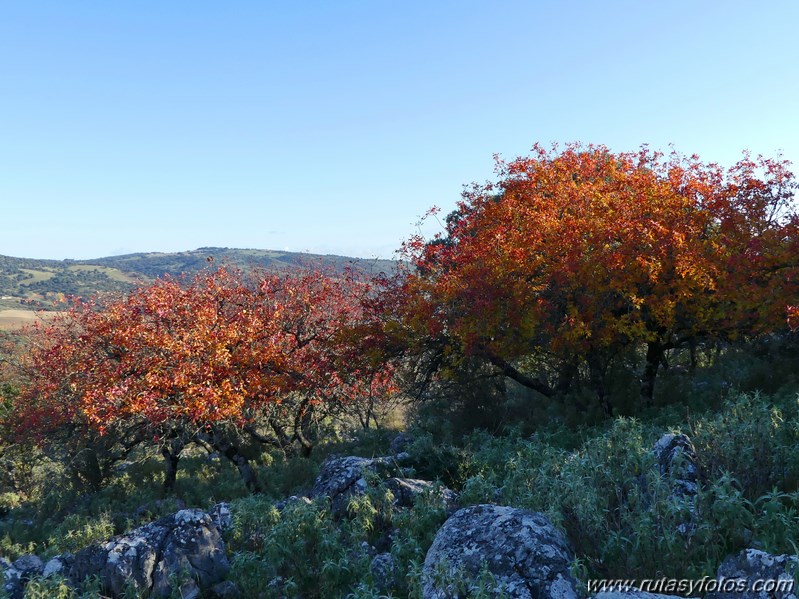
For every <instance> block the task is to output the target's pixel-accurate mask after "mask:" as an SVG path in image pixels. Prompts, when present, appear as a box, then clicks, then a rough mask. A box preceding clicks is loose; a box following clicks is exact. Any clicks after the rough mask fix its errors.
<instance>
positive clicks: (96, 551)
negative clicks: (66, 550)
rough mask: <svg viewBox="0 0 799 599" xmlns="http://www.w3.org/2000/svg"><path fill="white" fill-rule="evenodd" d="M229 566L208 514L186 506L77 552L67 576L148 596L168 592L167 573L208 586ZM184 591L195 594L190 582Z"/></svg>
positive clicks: (114, 593)
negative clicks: (91, 579) (93, 578)
mask: <svg viewBox="0 0 799 599" xmlns="http://www.w3.org/2000/svg"><path fill="white" fill-rule="evenodd" d="M229 569H230V564H229V562H228V559H227V556H226V554H225V545H224V542H223V541H222V538H221V536H220V534H219V530H218V528H217V526H216V525H215V524H214V523H213V521H212V520H211V517H210V516H209V515H208V514H206V513H205V512H203V511H201V510H197V509H186V510H181V511H179V512H177V513H176V514H174V515H172V516H167V517H165V518H161V519H160V520H157V521H155V522H152V523H150V524H147V525H145V526H142V527H139V528H137V529H135V530H132V531H130V532H129V533H127V534H124V535H120V536H118V537H115V538H113V539H111V540H109V541H107V542H105V543H98V544H94V545H90V546H89V547H86V548H84V549H82V550H80V551H78V552H77V553H76V554H75V561H74V563H73V565H72V568H71V569H70V578H72V579H73V580H75V581H81V580H83V579H84V578H85V577H86V576H98V577H99V578H100V579H101V580H102V581H103V585H104V587H105V589H106V591H107V592H108V593H109V594H110V595H111V596H112V597H119V596H121V595H122V594H123V593H124V592H125V591H126V590H127V589H128V588H129V587H133V588H134V589H135V590H136V592H138V593H142V594H144V593H147V592H149V593H151V596H152V597H168V596H169V594H170V592H171V588H170V577H174V576H177V577H178V578H180V577H181V576H187V577H188V578H189V579H191V580H196V581H197V583H198V584H199V588H207V587H210V586H212V585H214V584H216V583H217V582H219V581H221V580H222V579H223V578H224V577H225V575H226V574H227V572H228V570H229ZM186 583H188V581H186ZM195 586H196V585H195ZM199 588H198V589H197V591H196V594H197V596H199V595H198V594H199V592H200V591H199ZM186 592H188V593H190V594H191V593H195V591H194V590H193V587H192V588H188V587H187V589H186Z"/></svg>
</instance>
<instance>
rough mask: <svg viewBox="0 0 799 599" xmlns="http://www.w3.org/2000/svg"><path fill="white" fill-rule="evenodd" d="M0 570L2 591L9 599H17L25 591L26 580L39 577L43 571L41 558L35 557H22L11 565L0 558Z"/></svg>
mask: <svg viewBox="0 0 799 599" xmlns="http://www.w3.org/2000/svg"><path fill="white" fill-rule="evenodd" d="M0 570H2V575H3V590H4V591H5V594H6V596H7V597H9V598H10V599H19V598H21V597H22V595H23V593H24V591H25V585H26V584H27V582H28V580H30V579H31V578H33V577H34V576H40V575H41V573H42V572H43V571H44V564H43V563H42V560H41V558H39V557H38V556H36V555H23V556H22V557H20V558H18V559H16V560H15V561H14V563H11V562H10V561H8V560H7V559H4V558H0Z"/></svg>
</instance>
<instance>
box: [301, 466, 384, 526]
mask: <svg viewBox="0 0 799 599" xmlns="http://www.w3.org/2000/svg"><path fill="white" fill-rule="evenodd" d="M389 465H390V462H389V460H388V459H387V458H360V457H355V456H349V457H344V458H333V459H329V460H327V461H326V462H325V463H324V464H323V465H322V470H321V472H320V473H319V476H317V477H316V480H315V481H314V484H313V488H312V489H311V494H310V497H311V499H317V498H320V497H328V498H329V499H330V509H331V513H332V514H333V515H334V516H337V517H340V516H343V515H346V513H347V504H348V503H349V500H350V498H351V497H357V496H359V495H363V493H364V492H365V491H366V476H367V474H368V473H370V472H371V473H374V474H377V473H378V472H380V471H381V470H385V469H387V468H388V467H389Z"/></svg>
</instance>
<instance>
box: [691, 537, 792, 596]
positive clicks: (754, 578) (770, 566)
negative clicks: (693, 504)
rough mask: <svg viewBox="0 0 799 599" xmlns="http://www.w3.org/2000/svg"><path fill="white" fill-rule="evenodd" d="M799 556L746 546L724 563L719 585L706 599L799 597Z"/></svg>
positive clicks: (717, 574)
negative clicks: (798, 579)
mask: <svg viewBox="0 0 799 599" xmlns="http://www.w3.org/2000/svg"><path fill="white" fill-rule="evenodd" d="M797 573H799V557H797V556H795V555H771V554H770V553H766V552H765V551H760V550H759V549H744V550H743V551H741V552H740V553H738V554H736V555H733V556H730V557H728V558H727V559H725V560H724V562H722V564H721V566H719V569H718V571H717V573H716V581H717V582H718V584H719V588H717V589H715V590H713V591H712V592H709V593H708V594H707V595H705V599H797V588H796V582H795V579H794V575H795V574H797Z"/></svg>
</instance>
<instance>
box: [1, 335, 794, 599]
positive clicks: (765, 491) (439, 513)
mask: <svg viewBox="0 0 799 599" xmlns="http://www.w3.org/2000/svg"><path fill="white" fill-rule="evenodd" d="M768 348H769V353H768V354H767V355H768V356H770V358H767V356H766V354H764V353H763V352H764V351H765V350H764V347H763V345H762V344H753V345H748V346H740V347H738V348H737V349H735V350H728V351H722V352H720V353H719V355H718V357H717V358H716V359H715V360H714V361H713V362H712V363H707V364H705V365H704V366H702V367H700V368H698V369H697V371H696V372H695V373H693V374H691V375H689V374H687V373H673V374H671V375H670V376H669V378H668V383H667V384H664V385H663V386H662V387H661V394H662V395H661V396H660V397H658V402H659V403H660V404H661V407H659V408H655V409H652V410H650V411H648V412H645V413H641V414H639V416H638V417H637V418H629V417H623V416H620V417H617V418H615V419H613V420H603V421H601V422H599V423H594V424H591V423H590V422H588V421H583V422H582V423H579V422H576V421H572V422H567V420H568V419H567V418H564V416H566V414H567V412H568V410H566V411H563V410H561V413H560V417H557V416H558V412H557V410H556V408H555V407H554V406H552V405H551V406H548V407H542V409H546V410H548V411H549V414H550V418H548V419H547V420H538V421H537V422H535V423H534V424H531V423H530V421H529V420H525V421H521V420H519V421H517V422H518V423H517V425H516V426H509V427H506V428H505V429H504V430H503V431H501V432H497V431H495V433H493V434H492V433H489V432H487V431H486V430H485V429H478V430H473V431H471V432H466V431H464V430H456V429H455V428H453V427H449V428H447V427H442V426H440V422H441V420H442V419H445V418H446V419H452V418H457V412H453V410H454V409H455V408H453V406H452V405H450V406H448V407H447V409H446V410H444V409H442V407H441V406H440V405H439V406H438V407H436V406H435V405H430V404H428V405H424V406H417V408H416V409H415V410H414V412H413V413H412V414H410V415H409V418H410V419H411V421H412V423H413V425H412V427H411V432H412V434H413V437H414V441H413V442H412V443H411V445H410V446H409V447H408V452H409V453H410V456H411V457H410V460H409V463H410V464H411V467H412V469H413V471H412V474H413V475H414V476H418V477H424V478H428V479H437V480H440V481H442V482H443V483H445V484H447V485H448V486H450V487H451V488H453V489H455V490H457V491H459V492H460V493H461V498H462V505H470V504H476V503H484V502H492V503H499V504H504V505H511V506H515V507H520V508H526V509H531V510H535V511H542V512H544V513H546V514H547V516H548V517H549V518H550V519H551V520H552V521H553V522H554V523H556V525H558V526H560V527H561V528H562V529H563V530H565V532H566V533H567V536H568V538H569V540H570V542H571V544H572V545H573V547H574V548H575V550H576V554H577V558H578V559H577V562H576V563H575V573H576V574H577V575H578V577H579V578H580V579H582V580H583V581H585V580H586V579H587V578H594V577H608V578H617V577H618V578H622V577H634V576H638V577H647V578H651V577H655V576H658V577H659V576H676V577H681V578H682V577H689V578H692V577H697V578H699V577H702V576H705V575H711V576H712V575H713V574H714V573H715V570H716V568H717V567H718V565H719V564H720V562H721V561H722V560H723V559H724V558H725V557H726V556H727V555H730V554H731V553H734V552H736V551H739V550H741V549H743V548H746V547H756V548H761V549H764V550H766V551H769V552H772V553H794V552H795V551H796V547H797V546H799V401H798V400H797V391H799V385H798V384H797V381H796V378H795V375H794V374H793V373H794V371H795V365H796V357H795V356H796V355H797V354H796V349H797V347H796V340H795V339H793V338H791V337H782V338H774V339H772V340H771V342H770V344H769V345H768ZM730 372H736V379H735V383H734V385H730V384H728V383H727V382H726V379H727V377H728V376H729V373H730ZM758 387H760V388H762V389H764V392H758V391H755V390H754V389H756V388H758ZM13 393H14V389H13V386H12V385H8V384H7V385H6V386H5V387H4V390H3V394H4V395H5V396H6V397H8V396H10V395H12V394H13ZM665 395H671V397H670V401H667V399H669V398H667V397H665ZM508 402H509V405H508V406H505V409H506V410H509V411H512V410H514V409H517V408H518V404H516V403H514V400H513V398H512V397H510V398H509V399H508ZM666 403H668V405H663V404H666ZM455 405H456V404H455ZM561 407H562V406H561ZM668 431H673V432H684V433H686V434H688V435H689V436H690V437H691V438H692V439H693V441H694V444H695V446H696V449H697V454H698V458H699V462H700V464H701V466H702V469H703V470H702V483H701V484H700V488H699V494H698V497H697V499H696V504H695V506H691V505H689V504H687V503H686V502H685V500H683V499H681V498H680V497H675V496H674V495H673V494H672V493H671V492H670V483H669V480H667V479H666V480H664V479H662V478H661V477H660V476H659V475H658V471H657V468H656V465H655V463H654V456H653V454H652V451H651V449H652V446H653V444H654V442H655V441H656V440H657V439H658V438H659V437H660V435H662V434H663V433H664V432H668ZM340 432H341V434H342V435H344V437H347V438H346V439H345V438H344V437H340V438H339V439H336V438H330V439H329V440H328V441H327V442H326V443H325V444H323V445H321V446H320V447H319V449H318V451H317V453H315V454H313V456H312V457H310V458H302V457H298V456H292V455H287V454H284V453H282V452H279V451H268V452H265V453H260V454H259V455H258V456H256V457H255V458H254V460H253V461H254V463H255V464H257V469H258V471H259V477H260V479H261V480H263V481H264V482H265V488H264V489H263V492H262V493H261V494H255V495H252V494H250V493H248V491H247V489H246V488H245V486H244V484H243V482H242V480H241V478H240V477H239V476H238V474H237V472H236V471H235V468H234V467H233V466H232V465H231V464H229V463H228V462H227V461H226V460H223V459H220V458H219V457H218V456H217V455H216V454H206V453H205V452H202V451H200V450H199V449H197V448H195V449H193V450H192V451H191V452H190V454H189V455H187V456H186V457H184V458H183V465H182V467H181V470H180V471H179V472H178V476H177V481H176V485H175V490H174V493H172V494H168V495H166V496H165V495H164V494H163V493H164V492H163V489H162V483H163V477H164V471H163V467H162V464H161V458H160V456H158V455H157V454H156V453H155V452H153V451H152V450H146V449H141V450H138V451H136V452H134V453H133V454H131V455H130V456H129V458H128V459H127V460H126V461H125V462H124V463H123V464H121V465H120V466H118V467H117V469H116V471H115V473H114V474H113V475H112V476H111V477H110V479H109V480H108V482H107V484H106V485H105V486H104V487H103V488H102V489H100V490H99V491H96V492H93V493H87V492H86V489H85V487H84V486H82V485H81V484H80V483H79V482H78V481H77V480H76V479H75V478H74V477H72V476H70V475H69V473H68V471H67V470H66V469H65V465H64V464H63V463H61V462H59V461H58V460H57V459H55V456H46V455H44V454H42V453H36V452H34V453H31V452H30V450H29V449H27V448H23V447H18V446H14V445H7V446H6V447H5V448H4V450H3V454H2V460H3V469H2V471H3V472H5V473H9V475H7V476H6V477H5V478H4V479H3V481H2V485H3V491H4V492H3V494H2V495H1V496H0V502H2V510H3V512H4V514H5V515H4V517H3V518H2V520H1V521H0V552H1V553H2V554H3V555H4V556H6V557H8V558H12V559H13V558H15V557H17V556H19V555H21V554H24V553H27V552H30V551H36V552H37V553H38V554H40V555H44V556H50V555H54V554H57V553H60V552H63V551H74V550H76V549H78V548H80V547H81V546H84V545H85V544H87V543H90V542H92V541H98V540H102V539H105V538H108V537H109V536H111V535H113V534H116V533H120V532H122V531H125V530H129V529H131V528H133V527H135V526H137V525H139V524H142V523H145V522H148V521H151V520H153V519H155V518H157V517H159V516H162V515H166V514H169V513H173V512H174V511H175V510H176V509H179V508H180V507H182V506H184V505H185V506H197V507H201V508H210V507H211V506H212V505H213V504H215V503H216V502H219V501H231V502H232V503H231V509H232V512H233V514H234V524H233V527H232V529H231V530H230V531H228V533H227V534H226V541H227V545H228V549H229V554H230V557H231V564H232V571H231V574H230V578H231V579H232V580H233V581H235V582H236V583H237V584H238V585H239V587H240V588H241V589H242V591H243V593H244V596H247V597H376V596H378V595H379V594H380V593H379V590H378V588H377V586H376V584H377V582H376V581H375V579H374V575H373V573H372V571H371V569H370V561H371V558H372V556H373V555H374V554H375V552H389V553H391V555H392V556H393V558H394V560H395V565H396V568H397V571H398V576H396V577H395V581H394V584H393V588H392V590H391V593H390V596H392V597H420V596H421V587H420V576H421V574H420V573H421V565H422V563H423V561H424V557H425V554H426V552H427V549H428V548H429V546H430V544H431V543H432V541H433V538H434V536H435V532H436V531H437V529H438V528H439V526H440V525H441V524H442V523H443V522H444V520H445V519H446V514H445V513H444V511H443V509H442V508H441V506H440V504H437V503H436V502H435V501H432V500H431V498H429V497H427V498H425V497H423V498H422V499H421V500H419V501H418V502H417V503H416V505H415V506H414V507H413V508H412V509H410V510H400V509H397V508H394V507H393V506H392V504H391V496H390V494H389V493H388V492H387V491H386V490H385V488H384V487H382V486H380V485H379V484H377V483H376V481H373V484H372V485H371V486H370V490H369V491H368V492H367V494H366V495H364V496H363V497H360V498H357V499H353V500H352V502H351V504H350V511H351V513H352V514H353V517H352V518H350V519H344V520H337V519H334V518H333V517H332V516H331V514H330V512H329V508H328V506H327V504H326V503H325V502H324V501H316V502H312V503H307V504H306V503H304V502H300V501H297V502H290V503H289V504H288V506H287V507H286V508H285V509H283V510H282V511H279V510H278V509H276V508H275V504H276V503H277V502H278V501H280V500H283V499H285V498H286V497H288V496H289V495H294V494H302V493H304V492H307V491H308V489H309V488H310V486H311V483H312V481H313V478H314V476H315V474H316V473H317V471H318V468H319V465H320V464H321V462H322V461H323V460H324V459H325V458H326V457H327V456H328V455H330V454H336V455H365V456H370V455H384V454H386V453H388V444H389V442H390V440H391V439H392V437H393V435H394V434H395V433H396V430H393V429H391V428H386V427H384V426H383V427H379V428H378V429H376V430H375V429H371V430H366V431H361V432H360V433H356V434H355V436H354V437H352V436H351V433H348V432H347V431H345V430H343V429H340ZM54 481H59V482H57V484H53V483H54ZM686 521H688V522H690V528H689V529H688V532H687V533H686V532H680V530H679V525H680V524H681V523H684V522H686ZM389 531H394V533H393V535H391V536H389V535H388V533H389ZM485 575H486V576H490V575H489V574H488V573H485ZM60 584H61V583H60V582H59V581H58V580H54V581H40V582H37V583H36V585H37V586H33V587H31V588H30V590H29V595H28V596H30V597H39V596H42V597H43V596H64V597H69V596H70V595H68V594H64V595H59V594H58V593H62V592H63V593H66V591H64V590H63V589H62V587H61V586H59V585H60ZM35 593H44V594H39V595H36V594H35ZM46 593H51V594H50V595H47V594H46ZM85 596H92V595H91V594H90V593H87V595H85Z"/></svg>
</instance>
